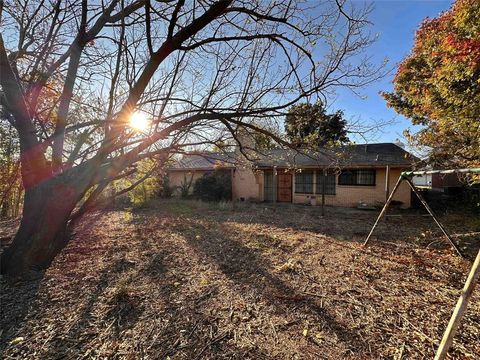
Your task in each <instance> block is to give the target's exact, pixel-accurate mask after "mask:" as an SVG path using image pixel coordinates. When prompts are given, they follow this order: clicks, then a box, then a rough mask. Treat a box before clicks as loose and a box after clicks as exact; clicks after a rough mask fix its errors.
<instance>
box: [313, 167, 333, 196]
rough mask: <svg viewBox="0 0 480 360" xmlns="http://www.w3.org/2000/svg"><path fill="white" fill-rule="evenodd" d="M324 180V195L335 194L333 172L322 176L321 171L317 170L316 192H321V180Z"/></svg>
mask: <svg viewBox="0 0 480 360" xmlns="http://www.w3.org/2000/svg"><path fill="white" fill-rule="evenodd" d="M324 180H325V195H335V174H334V173H327V174H326V176H324V174H323V171H317V185H316V189H315V190H316V191H315V192H316V193H317V194H322V193H323V181H324Z"/></svg>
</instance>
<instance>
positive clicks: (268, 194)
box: [263, 171, 273, 201]
mask: <svg viewBox="0 0 480 360" xmlns="http://www.w3.org/2000/svg"><path fill="white" fill-rule="evenodd" d="M263 179H264V183H263V188H264V195H263V198H264V200H265V201H273V172H271V171H270V172H267V171H265V172H264V177H263Z"/></svg>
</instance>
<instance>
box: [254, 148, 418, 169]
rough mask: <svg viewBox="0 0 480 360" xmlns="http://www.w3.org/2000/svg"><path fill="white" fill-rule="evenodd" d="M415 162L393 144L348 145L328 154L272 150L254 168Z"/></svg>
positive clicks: (323, 152)
mask: <svg viewBox="0 0 480 360" xmlns="http://www.w3.org/2000/svg"><path fill="white" fill-rule="evenodd" d="M415 160H417V159H416V158H415V157H414V156H413V155H412V154H410V153H409V152H407V151H405V150H404V149H403V148H401V147H400V146H398V145H396V144H393V143H379V144H361V145H347V146H342V147H337V148H334V149H329V150H320V151H311V150H305V151H300V152H297V151H295V150H285V149H275V150H272V151H270V153H269V154H266V155H265V156H264V157H263V158H262V159H259V160H258V161H256V162H255V165H256V166H257V167H272V166H279V167H282V166H296V167H302V166H331V165H338V166H385V165H391V166H393V165H395V166H410V165H411V164H412V162H413V161H415Z"/></svg>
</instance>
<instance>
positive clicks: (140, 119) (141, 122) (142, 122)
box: [129, 111, 149, 131]
mask: <svg viewBox="0 0 480 360" xmlns="http://www.w3.org/2000/svg"><path fill="white" fill-rule="evenodd" d="M129 125H130V127H131V128H132V129H134V130H137V131H145V130H147V128H148V125H149V121H148V119H147V114H145V113H143V112H139V111H135V112H134V113H133V114H132V116H131V117H130V124H129Z"/></svg>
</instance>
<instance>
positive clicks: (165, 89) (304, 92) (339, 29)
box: [0, 0, 381, 186]
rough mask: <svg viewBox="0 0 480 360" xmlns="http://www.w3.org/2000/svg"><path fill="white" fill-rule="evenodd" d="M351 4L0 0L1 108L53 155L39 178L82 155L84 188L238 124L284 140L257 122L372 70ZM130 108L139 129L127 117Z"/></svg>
mask: <svg viewBox="0 0 480 360" xmlns="http://www.w3.org/2000/svg"><path fill="white" fill-rule="evenodd" d="M19 4H20V5H19ZM354 5H356V4H352V5H350V3H348V4H345V3H344V2H343V0H342V1H340V0H339V1H338V2H312V3H303V2H295V1H291V2H269V1H265V2H262V1H253V2H252V1H248V0H215V1H208V2H205V1H201V2H186V1H183V0H180V1H175V2H174V1H151V0H110V1H104V2H100V3H98V2H87V1H85V0H83V1H81V2H63V1H60V0H58V1H57V0H51V1H29V0H26V1H24V2H21V3H17V2H16V1H13V0H12V1H7V2H6V3H5V8H4V11H3V15H4V16H3V20H4V23H5V24H6V28H8V32H9V33H11V34H13V36H11V37H9V43H8V44H7V45H5V46H3V43H2V49H3V50H2V49H0V50H2V51H1V54H0V55H2V57H1V59H2V63H1V65H2V79H1V81H2V89H5V86H7V87H8V88H10V87H12V86H16V90H15V89H14V90H15V91H16V92H15V91H14V92H11V91H10V92H8V93H7V92H6V91H4V93H2V94H0V95H1V98H2V104H3V103H4V104H5V105H2V106H4V107H6V108H8V111H10V113H11V114H12V115H13V116H14V118H15V123H16V124H19V125H21V124H27V125H28V124H30V125H28V126H29V129H28V131H27V130H25V129H24V128H21V127H19V126H17V129H18V131H19V136H20V137H21V138H22V137H23V138H25V137H28V136H30V137H31V139H30V140H31V141H34V142H36V143H37V144H38V149H40V150H39V151H40V152H41V154H42V156H43V157H44V158H46V157H47V154H48V157H50V156H51V160H52V162H53V167H48V168H49V169H50V171H51V174H50V176H51V177H55V176H57V174H58V175H59V174H60V173H61V172H63V173H64V175H65V176H68V175H69V174H71V173H75V172H76V171H79V170H78V167H79V166H81V167H85V168H88V169H89V172H88V173H89V174H90V173H91V174H92V179H91V181H90V183H89V186H94V184H98V183H99V182H102V181H106V180H105V179H107V178H106V176H105V167H106V166H108V167H110V169H114V172H116V173H121V172H122V171H124V170H125V169H127V168H128V166H131V165H132V164H134V163H135V162H137V161H139V160H141V159H144V158H146V157H149V156H153V155H155V154H160V153H164V152H165V151H167V152H168V151H171V152H180V153H181V152H185V151H190V150H195V149H199V148H200V147H202V148H205V149H208V148H209V147H210V148H211V147H212V146H213V145H212V144H216V143H220V142H224V143H229V144H232V143H235V142H240V139H239V138H238V131H239V129H241V128H243V129H246V130H247V131H249V132H252V133H258V134H260V135H262V136H269V137H271V138H272V139H273V140H274V141H275V142H276V143H277V144H278V145H280V146H288V144H287V143H286V142H285V141H284V140H283V137H282V135H281V134H278V133H273V132H272V131H270V130H268V129H272V128H275V127H277V128H279V127H278V126H277V125H278V123H279V122H281V121H282V120H283V117H284V115H285V113H286V112H287V110H288V108H289V107H290V106H292V105H294V104H296V103H297V102H299V101H307V100H308V101H315V100H316V99H318V98H321V99H322V100H323V102H324V103H325V102H327V101H328V99H331V98H332V97H333V94H334V93H335V89H336V88H337V87H346V88H349V89H352V91H356V89H357V88H358V87H361V86H362V85H364V84H366V83H368V82H370V81H373V80H375V79H376V78H378V76H381V71H379V69H380V68H379V67H378V66H375V65H372V64H370V62H369V61H368V58H362V57H361V56H360V54H361V53H362V52H363V50H364V49H365V48H366V47H368V45H369V44H370V43H371V41H372V39H371V38H370V37H369V35H368V33H367V32H365V31H364V27H365V26H366V25H368V19H367V15H368V8H365V9H362V8H360V9H356V8H355V7H354ZM19 6H20V7H21V8H19ZM5 19H6V21H5ZM17 29H20V30H19V31H17ZM20 59H21V61H20ZM7 65H8V66H9V68H10V70H8V69H7V72H6V73H5V74H7V75H8V74H10V75H9V76H7V77H5V76H3V73H4V72H3V67H5V66H7ZM9 79H10V80H13V83H12V81H10V80H9ZM12 84H13V85H12ZM7 95H8V96H10V98H7ZM13 98H15V99H23V105H22V102H20V103H18V102H15V103H14V102H13ZM6 105H8V106H6ZM135 111H138V112H141V113H142V114H144V115H145V116H147V117H148V120H149V123H150V127H149V128H148V129H145V130H144V131H142V132H140V131H138V130H135V129H132V128H131V127H130V126H129V119H130V116H131V115H132V113H133V112H135ZM28 134H29V135H28ZM240 145H241V144H240ZM247 156H248V154H247ZM45 160H46V159H45ZM85 176H86V175H85Z"/></svg>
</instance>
